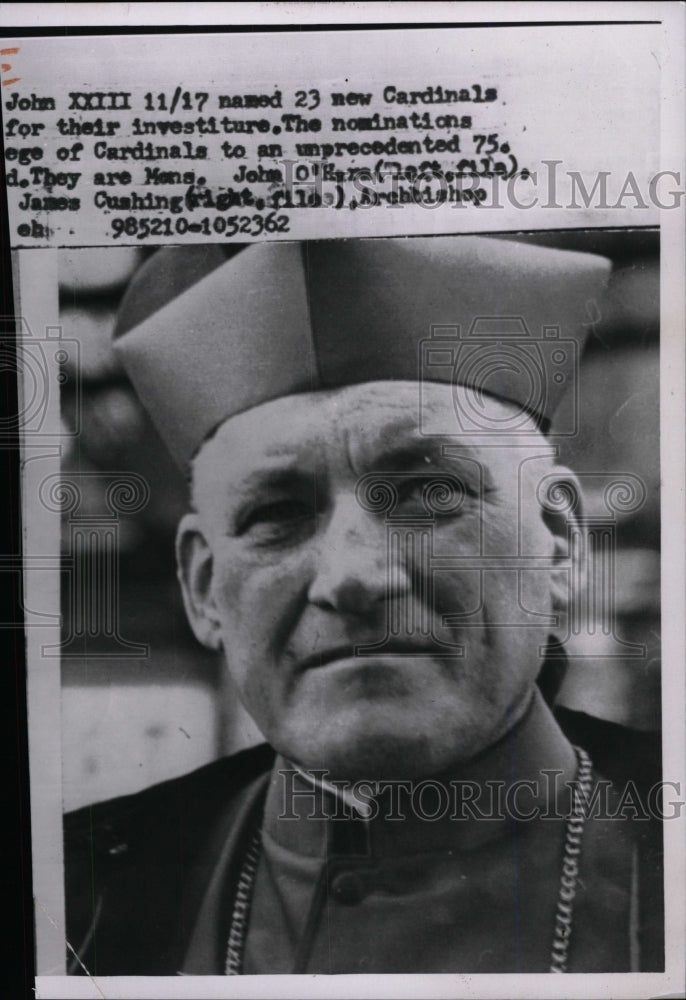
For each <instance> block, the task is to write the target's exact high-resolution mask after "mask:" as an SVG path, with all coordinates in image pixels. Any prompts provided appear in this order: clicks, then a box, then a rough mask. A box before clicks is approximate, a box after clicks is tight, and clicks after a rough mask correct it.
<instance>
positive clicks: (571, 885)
mask: <svg viewBox="0 0 686 1000" xmlns="http://www.w3.org/2000/svg"><path fill="white" fill-rule="evenodd" d="M574 750H575V752H576V757H577V763H578V769H577V778H576V782H575V783H574V786H573V788H572V807H571V810H570V813H569V816H568V817H567V823H566V826H565V844H564V855H563V858H562V872H561V875H560V887H559V892H558V899H557V909H556V911H555V927H554V930H553V944H552V948H551V957H550V969H549V970H548V971H549V972H566V971H567V961H568V955H569V943H570V939H571V933H572V916H573V912H574V897H575V896H576V885H577V881H578V878H579V857H580V855H581V844H582V840H583V833H584V824H585V821H586V811H585V808H584V804H585V803H587V802H589V801H590V793H591V772H592V769H593V764H592V762H591V758H590V757H589V756H588V754H587V753H586V751H585V750H583V749H582V748H581V747H577V746H575V747H574ZM261 853H262V831H261V830H260V829H259V828H258V829H257V830H256V831H255V833H254V834H253V836H252V838H251V840H250V845H249V847H248V850H247V851H246V854H245V858H244V860H243V865H242V868H241V873H240V876H239V879H238V886H237V889H236V896H235V899H234V904H233V912H232V914H231V929H230V931H229V939H228V943H227V948H226V965H225V968H224V974H225V975H227V976H240V975H242V973H243V957H244V953H245V939H246V936H247V931H248V918H249V916H250V904H251V902H252V896H253V891H254V888H255V879H256V877H257V866H258V865H259V862H260V856H261Z"/></svg>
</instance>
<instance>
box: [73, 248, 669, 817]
mask: <svg viewBox="0 0 686 1000" xmlns="http://www.w3.org/2000/svg"><path fill="white" fill-rule="evenodd" d="M517 238H518V239H522V236H521V234H518V236H517ZM529 238H530V240H531V242H535V243H540V244H545V245H552V246H558V247H561V248H564V249H575V250H585V251H589V252H595V253H600V254H603V255H605V256H607V257H610V258H611V259H612V261H613V265H614V270H613V276H612V279H611V282H610V288H609V292H608V295H607V297H606V299H605V300H604V302H603V303H600V304H599V305H600V308H599V316H598V323H597V324H596V327H595V331H594V334H593V335H592V336H591V337H590V338H589V341H588V344H587V347H586V350H585V353H584V356H583V358H582V364H581V373H580V377H579V380H578V383H579V385H578V387H579V398H578V413H579V432H578V434H577V435H576V436H574V437H573V438H569V437H559V438H555V437H554V434H553V437H552V441H553V443H555V444H559V447H560V460H561V461H562V462H563V463H564V464H566V465H568V466H570V467H571V468H572V469H574V470H575V471H577V472H578V473H580V474H581V479H582V484H583V486H584V511H583V513H584V515H585V516H586V517H587V518H593V517H603V516H607V513H608V512H607V508H606V506H605V502H604V485H605V482H603V483H602V485H601V479H600V478H598V480H597V481H598V484H599V485H598V488H597V489H594V485H593V484H594V478H593V476H589V475H585V474H589V473H599V472H600V473H617V474H618V476H619V475H620V474H627V475H632V476H634V477H638V479H640V481H641V482H642V484H643V485H644V487H645V498H644V500H643V502H642V503H641V504H640V506H639V507H638V508H637V509H635V510H632V511H629V512H627V513H618V514H616V516H615V522H616V523H615V528H614V529H613V530H614V531H615V535H616V540H617V548H616V555H615V567H614V619H615V621H614V629H613V631H614V636H613V635H611V634H609V633H607V626H608V622H602V621H599V622H598V623H597V630H596V636H595V639H594V642H593V655H588V648H587V646H582V644H580V643H578V642H577V645H576V647H575V639H574V638H572V639H571V640H570V642H569V643H568V648H567V652H568V654H569V657H570V659H569V666H568V669H567V672H566V675H565V677H564V680H563V683H562V686H561V688H560V690H559V693H558V696H557V708H558V712H559V713H560V715H561V717H563V718H564V725H565V727H566V728H567V731H568V733H570V735H572V737H573V736H574V734H575V733H578V738H579V741H580V742H582V743H583V744H584V745H585V746H587V747H588V749H589V751H590V752H591V755H592V757H593V759H594V760H595V761H596V765H597V767H598V770H599V771H601V772H603V770H605V772H606V773H607V774H608V776H609V777H613V778H615V779H622V778H627V777H631V778H633V780H635V781H637V782H638V783H639V784H641V785H646V784H649V783H651V782H652V781H654V780H658V778H659V775H660V770H659V768H660V754H661V751H660V555H659V553H660V493H659V486H660V467H659V445H660V438H659V274H658V253H659V243H658V234H657V233H654V232H646V231H636V232H635V233H627V232H621V233H614V232H602V231H599V232H597V233H588V232H579V233H575V232H570V233H539V234H532V235H531V236H530V237H529ZM239 249H240V247H239V246H238V245H237V246H236V251H238V250H239ZM150 252H154V251H147V250H139V249H136V248H127V247H122V248H117V249H110V248H107V249H87V250H63V251H60V254H61V257H60V310H61V319H60V321H61V324H62V327H63V333H64V336H65V337H68V338H76V339H77V340H78V341H79V343H80V346H81V373H80V374H81V388H82V397H81V432H80V434H79V435H78V437H77V438H75V439H74V444H73V446H72V448H71V450H70V452H69V453H68V454H67V455H66V457H65V459H64V462H63V478H65V479H69V478H70V477H74V478H76V479H77V481H78V483H79V488H80V490H81V494H82V497H83V499H82V503H81V507H80V509H79V512H78V514H79V516H80V517H84V516H87V515H88V514H89V513H91V514H92V515H93V516H96V517H97V516H99V515H101V513H102V511H103V510H104V509H105V507H106V502H105V491H106V488H107V481H108V480H107V475H105V476H97V475H95V476H93V475H90V476H89V475H87V473H94V472H95V473H98V472H101V473H105V474H108V473H121V472H128V473H134V474H137V475H139V476H142V477H143V478H144V479H145V480H146V481H147V483H148V485H149V487H150V499H149V501H148V502H147V504H145V506H143V507H142V509H141V510H140V511H138V512H137V513H135V514H131V515H127V514H121V515H120V516H119V536H118V537H119V566H118V573H119V581H118V592H119V606H118V615H119V634H120V635H121V636H122V637H123V638H124V639H125V640H126V641H127V642H129V643H138V644H144V645H147V646H148V648H149V653H148V656H146V657H141V656H126V655H122V656H117V655H112V650H111V647H110V646H108V645H107V643H106V642H104V641H101V640H100V639H99V638H98V635H97V634H94V635H92V636H89V638H88V642H87V643H84V644H83V645H82V647H81V648H79V645H78V644H74V643H72V644H71V645H70V648H69V656H66V657H63V659H62V680H63V704H62V719H63V740H62V746H63V755H64V759H63V765H64V769H63V774H64V806H65V809H68V810H70V809H75V808H78V807H79V806H81V805H84V804H86V803H89V802H94V801H98V800H101V799H107V798H110V797H113V796H117V795H121V794H125V793H127V792H133V791H137V790H138V789H140V788H142V787H145V786H146V785H149V784H153V783H155V782H158V781H163V780H164V779H166V778H171V777H175V776H177V775H179V774H182V773H184V772H186V771H191V770H193V769H194V768H196V767H199V766H201V765H202V764H205V763H207V762H209V761H211V760H214V759H215V758H217V757H219V756H222V755H224V754H230V753H233V752H235V751H237V750H239V749H241V748H242V747H245V746H248V745H250V744H251V743H254V742H258V741H260V740H261V738H260V736H259V734H258V732H257V730H256V729H255V726H254V723H252V721H251V720H250V719H249V717H248V716H247V713H245V711H244V710H243V709H242V707H241V706H240V704H239V702H238V700H237V697H236V695H235V692H234V691H233V690H232V688H231V682H230V680H229V679H228V678H227V676H226V675H225V672H224V671H222V670H221V669H220V665H219V661H218V659H215V658H214V657H213V656H212V655H211V654H208V653H207V652H203V651H202V650H201V649H200V648H199V647H198V645H197V643H196V642H195V640H194V638H193V636H192V634H191V632H190V629H189V627H188V625H187V622H186V616H185V614H184V611H183V607H182V604H181V598H180V593H179V588H178V586H177V583H176V579H175V564H174V536H175V531H176V525H177V523H178V520H179V518H180V517H181V515H182V514H183V513H184V511H185V509H186V484H185V482H184V481H183V479H182V477H181V475H180V473H179V471H178V469H177V468H176V466H175V465H174V464H173V462H172V460H171V458H170V457H169V456H168V453H167V450H166V448H165V447H164V446H163V445H162V443H161V441H160V440H159V438H158V436H157V434H156V431H155V430H154V428H153V427H152V425H151V424H150V421H149V419H148V417H147V416H146V414H145V413H144V411H143V410H142V408H141V406H140V404H139V403H138V401H137V399H136V397H135V395H134V392H133V390H132V388H131V387H130V385H129V383H128V380H127V378H126V376H125V375H124V373H123V371H122V370H121V369H120V368H119V366H118V364H117V362H116V360H115V359H114V356H113V354H112V351H111V343H112V328H113V326H114V319H115V313H116V310H117V306H118V303H119V300H120V298H121V295H122V294H123V291H124V288H125V287H126V284H127V282H128V280H129V278H130V277H131V275H132V274H133V272H134V271H135V270H136V269H137V267H138V266H139V265H140V264H141V262H142V261H143V260H144V259H145V257H146V256H147V255H148V254H149V253H150ZM68 384H71V382H69V383H68ZM72 404H73V400H71V401H70V400H67V399H65V400H64V406H63V408H62V409H63V414H64V419H65V420H68V419H69V414H71V413H72V412H73V405H72ZM553 431H554V428H553ZM67 517H68V515H67V516H65V532H64V539H65V546H66V547H68V546H69V544H70V543H69V538H70V533H69V530H68V524H67V523H66V520H67ZM67 554H68V553H67ZM70 594H71V590H70V581H69V573H68V572H65V574H64V587H63V609H64V621H65V629H64V631H65V636H66V635H67V634H68V633H69V630H70V628H71V622H72V619H73V616H74V614H75V609H74V608H73V607H71V606H70V605H71V604H72V603H73V602H72V601H71V599H70ZM606 633H607V634H606ZM617 639H619V640H620V643H619V646H620V647H621V645H622V644H624V648H625V651H626V652H627V653H628V654H631V655H621V652H620V653H619V654H618V652H617V649H618V643H617V641H616V640H617ZM604 643H605V644H606V645H605V646H604V645H603V644H604ZM610 647H612V648H610ZM636 647H642V652H641V653H640V655H635V654H636ZM608 653H611V654H612V655H607V654H608ZM104 654H106V655H104ZM122 731H125V732H126V733H127V739H126V741H125V742H124V743H122V741H121V733H122ZM582 737H583V738H582ZM122 751H124V752H122Z"/></svg>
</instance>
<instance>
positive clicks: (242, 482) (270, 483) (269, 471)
mask: <svg viewBox="0 0 686 1000" xmlns="http://www.w3.org/2000/svg"><path fill="white" fill-rule="evenodd" d="M315 474H316V473H315V470H314V469H304V468H303V467H302V466H299V465H297V464H296V459H295V457H292V458H291V459H290V461H288V463H287V464H286V463H284V462H275V463H274V464H273V465H267V466H264V467H263V468H261V469H254V470H253V471H252V472H249V473H247V474H246V475H245V476H243V477H239V478H237V479H234V480H233V481H232V483H231V490H232V492H234V493H236V494H238V495H246V494H250V493H254V492H256V491H257V490H261V489H292V488H295V487H298V486H300V487H301V486H302V485H303V484H304V483H307V482H311V481H312V479H313V478H314V476H315Z"/></svg>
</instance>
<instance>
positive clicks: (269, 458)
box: [194, 381, 544, 482]
mask: <svg viewBox="0 0 686 1000" xmlns="http://www.w3.org/2000/svg"><path fill="white" fill-rule="evenodd" d="M460 410H464V411H469V412H471V413H473V414H475V415H476V416H475V419H480V420H481V426H476V427H475V426H471V428H469V432H466V431H465V430H464V428H463V426H462V424H461V420H460ZM513 415H514V416H515V417H516V418H517V424H516V427H515V429H514V431H511V432H510V433H509V435H508V441H509V443H510V444H511V445H512V446H513V447H517V449H518V450H519V449H521V448H522V447H526V443H527V442H528V443H531V444H532V445H536V446H537V447H538V448H539V449H540V445H541V442H544V438H543V436H542V435H541V433H540V432H539V431H538V430H537V428H536V425H535V423H534V421H533V420H531V419H530V418H528V417H525V418H522V415H521V413H519V412H517V411H516V410H514V409H513V407H512V405H511V404H509V403H505V402H501V401H499V400H498V399H496V398H494V397H492V396H487V395H484V394H479V393H477V392H475V391H474V390H472V389H469V388H466V387H464V386H451V385H448V384H441V383H429V384H427V383H422V384H421V385H420V383H418V382H398V381H392V382H391V381H388V382H371V383H364V384H360V385H353V386H346V387H344V388H341V389H335V390H327V391H318V392H311V393H307V392H306V393H300V394H297V395H291V396H284V397H281V398H279V399H276V400H272V401H270V402H267V403H263V404H261V405H260V406H255V407H252V408H251V409H249V410H246V411H245V412H243V413H240V414H236V415H235V416H232V417H230V418H229V419H228V420H225V421H224V422H223V423H222V424H221V425H220V426H219V427H218V428H217V430H216V431H215V433H214V434H213V435H212V437H211V438H210V439H209V440H208V441H206V442H205V444H204V445H203V446H202V447H201V448H200V450H199V452H198V454H197V456H196V458H195V462H194V477H196V478H197V477H198V476H199V475H200V476H202V477H203V479H207V477H208V476H211V478H213V479H215V478H217V476H218V475H221V474H223V473H225V474H226V475H227V477H228V478H229V479H230V480H231V481H232V482H236V481H237V480H238V479H240V478H241V477H242V476H244V475H249V474H250V473H252V472H253V471H254V470H259V469H260V468H261V467H262V466H268V467H272V466H274V465H278V464H279V463H284V464H285V463H288V464H289V465H292V464H293V463H304V464H309V465H312V464H317V465H326V464H327V463H328V462H330V461H331V462H336V461H339V460H345V461H346V462H347V463H348V464H349V465H350V467H351V469H352V470H353V471H357V472H358V473H359V474H362V473H363V472H365V471H368V470H369V469H371V468H375V467H383V466H384V465H385V464H386V460H387V459H388V458H389V457H390V456H393V455H396V454H398V453H400V452H402V451H403V450H406V449H408V448H416V449H417V450H419V449H422V448H425V449H426V450H427V451H431V450H432V448H433V449H439V450H440V448H441V444H442V443H446V442H452V443H453V444H454V443H459V445H460V447H461V448H463V449H464V451H465V453H470V454H474V455H482V456H483V457H484V459H485V460H486V461H488V460H489V458H490V457H491V453H489V450H488V449H487V448H485V447H484V445H485V435H484V433H483V431H484V429H488V430H489V431H490V433H489V435H488V437H489V440H490V441H491V443H492V439H493V434H494V433H495V432H496V431H497V430H498V429H499V428H500V427H503V426H504V427H507V425H508V422H511V421H512V419H513ZM475 431H480V432H481V433H476V432H475ZM500 450H501V451H502V449H500ZM501 460H502V459H501Z"/></svg>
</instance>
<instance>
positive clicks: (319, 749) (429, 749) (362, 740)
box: [280, 711, 473, 781]
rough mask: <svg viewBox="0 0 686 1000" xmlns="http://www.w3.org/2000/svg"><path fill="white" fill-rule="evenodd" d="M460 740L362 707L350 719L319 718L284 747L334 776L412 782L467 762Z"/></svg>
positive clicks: (296, 759)
mask: <svg viewBox="0 0 686 1000" xmlns="http://www.w3.org/2000/svg"><path fill="white" fill-rule="evenodd" d="M462 742H463V741H462V739H461V736H460V734H456V733H455V732H454V731H452V730H451V731H449V732H445V733H440V732H438V731H437V728H436V726H431V725H425V726H419V725H417V722H416V719H415V720H410V718H409V717H408V714H406V713H402V712H398V713H397V714H395V716H394V713H385V714H384V718H383V719H378V718H374V717H373V715H372V713H370V712H361V711H358V713H357V717H355V718H352V719H350V718H349V719H347V720H344V719H343V718H341V717H340V715H339V716H338V717H336V718H331V719H329V720H328V721H326V720H321V722H320V725H319V727H318V728H315V724H312V725H311V727H310V728H309V731H308V732H307V733H301V734H299V735H298V736H297V737H296V738H291V739H287V740H286V741H284V742H283V743H282V744H281V747H280V749H281V752H282V753H283V754H284V756H286V757H287V758H288V759H290V760H292V761H293V762H294V763H296V764H298V765H299V766H300V767H302V768H304V769H306V770H325V771H328V773H329V775H330V777H331V779H333V780H346V781H382V780H392V779H393V780H411V779H419V778H424V777H427V776H429V775H432V774H438V773H441V772H444V771H446V770H449V769H450V768H451V767H457V766H459V764H460V763H464V761H465V760H468V759H469V757H470V756H473V750H472V748H471V747H470V746H461V744H462Z"/></svg>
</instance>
